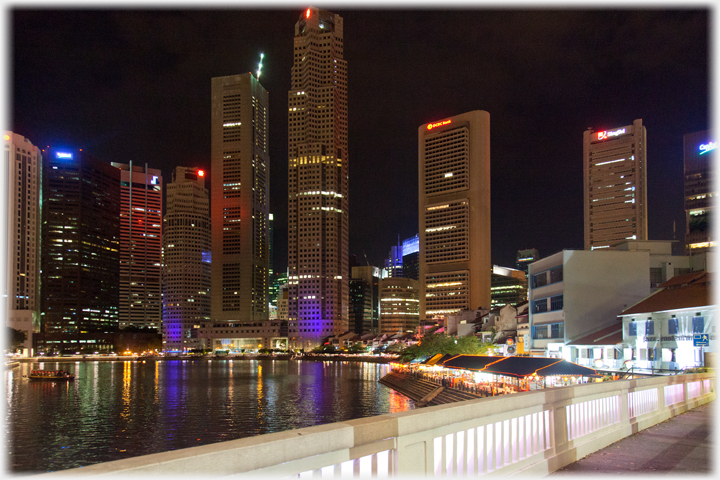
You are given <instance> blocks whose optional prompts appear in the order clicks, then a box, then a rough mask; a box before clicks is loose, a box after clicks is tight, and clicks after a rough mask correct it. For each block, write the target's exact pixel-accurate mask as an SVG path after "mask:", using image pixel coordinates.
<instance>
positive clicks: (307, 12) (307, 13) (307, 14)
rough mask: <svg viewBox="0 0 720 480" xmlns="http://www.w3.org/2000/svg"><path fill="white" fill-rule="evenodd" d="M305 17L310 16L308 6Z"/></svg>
mask: <svg viewBox="0 0 720 480" xmlns="http://www.w3.org/2000/svg"><path fill="white" fill-rule="evenodd" d="M305 18H310V9H309V8H308V9H307V10H306V11H305Z"/></svg>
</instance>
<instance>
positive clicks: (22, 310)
mask: <svg viewBox="0 0 720 480" xmlns="http://www.w3.org/2000/svg"><path fill="white" fill-rule="evenodd" d="M3 160H4V162H5V169H6V170H4V171H3V172H2V173H7V175H8V176H7V179H3V181H2V182H0V188H1V189H2V190H4V191H6V192H7V193H6V195H7V196H6V197H5V199H7V201H8V203H7V205H4V202H0V215H2V214H4V213H6V212H7V218H4V219H1V220H2V221H1V222H0V224H2V225H6V226H7V232H6V234H7V237H6V240H7V252H3V255H6V256H5V265H7V277H6V278H5V279H4V280H5V281H6V282H7V284H6V285H7V296H5V294H6V292H5V289H2V291H1V292H0V293H1V294H2V297H3V299H7V305H3V307H5V308H6V309H7V311H5V310H4V309H3V310H0V311H1V312H2V313H3V316H4V317H5V319H6V322H5V323H6V325H7V326H8V327H12V328H14V329H16V330H21V331H24V332H25V334H26V335H27V337H26V341H25V347H26V348H28V349H30V348H31V345H32V337H33V333H36V332H39V331H40V227H41V218H42V215H41V211H40V197H41V194H42V154H41V153H40V149H39V148H38V147H36V146H34V145H33V144H32V143H30V141H29V140H28V139H27V138H25V137H23V136H21V135H18V134H16V133H13V132H3ZM1 175H2V174H0V176H1ZM3 187H7V189H5V188H3ZM5 199H3V200H5ZM27 353H28V354H31V352H30V351H28V352H27Z"/></svg>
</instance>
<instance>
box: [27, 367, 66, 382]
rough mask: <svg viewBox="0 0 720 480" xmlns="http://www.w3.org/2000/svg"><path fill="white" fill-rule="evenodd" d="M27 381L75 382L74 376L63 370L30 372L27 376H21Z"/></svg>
mask: <svg viewBox="0 0 720 480" xmlns="http://www.w3.org/2000/svg"><path fill="white" fill-rule="evenodd" d="M23 377H25V378H27V379H28V380H60V381H68V380H75V375H73V374H72V373H70V372H66V371H65V370H31V371H30V374H29V375H23Z"/></svg>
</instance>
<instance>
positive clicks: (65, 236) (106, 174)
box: [38, 149, 120, 353]
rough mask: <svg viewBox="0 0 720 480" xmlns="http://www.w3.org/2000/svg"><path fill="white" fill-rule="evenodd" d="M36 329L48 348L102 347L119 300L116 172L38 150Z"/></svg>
mask: <svg viewBox="0 0 720 480" xmlns="http://www.w3.org/2000/svg"><path fill="white" fill-rule="evenodd" d="M42 216H43V226H42V257H41V258H42V274H41V287H40V288H41V291H42V295H41V310H40V311H41V315H40V318H41V321H40V322H41V334H40V335H39V341H38V347H39V348H40V349H42V350H46V351H47V352H59V353H75V352H83V353H85V352H89V353H92V352H95V351H98V352H101V353H109V352H110V351H111V350H112V349H113V348H114V338H113V335H114V332H116V331H117V328H118V303H119V298H120V295H119V294H120V289H119V280H120V252H119V250H120V170H119V169H117V168H114V167H113V166H112V165H110V163H105V162H102V161H100V160H98V159H96V158H94V157H92V156H90V155H88V154H86V153H84V152H82V151H79V150H65V149H62V150H60V149H48V150H44V151H43V196H42Z"/></svg>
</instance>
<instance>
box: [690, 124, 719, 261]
mask: <svg viewBox="0 0 720 480" xmlns="http://www.w3.org/2000/svg"><path fill="white" fill-rule="evenodd" d="M683 144H684V153H685V154H684V164H685V219H686V221H687V228H686V231H685V248H686V250H687V253H688V254H694V253H700V252H704V251H706V250H708V249H709V248H711V247H715V246H717V241H716V240H715V238H713V235H712V228H711V217H712V216H713V215H714V206H713V197H716V196H717V194H716V192H715V191H714V190H713V187H712V186H713V176H714V175H713V160H714V158H715V153H711V152H713V151H714V150H715V149H716V148H717V142H716V141H715V140H713V137H712V135H711V132H710V131H709V130H705V131H702V132H695V133H689V134H687V135H685V136H684V137H683Z"/></svg>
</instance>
